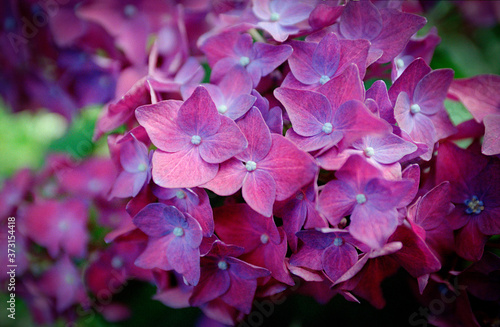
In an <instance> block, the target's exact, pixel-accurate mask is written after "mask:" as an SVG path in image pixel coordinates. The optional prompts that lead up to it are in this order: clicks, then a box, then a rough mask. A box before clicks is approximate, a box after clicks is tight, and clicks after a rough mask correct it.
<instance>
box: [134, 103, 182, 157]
mask: <svg viewBox="0 0 500 327" xmlns="http://www.w3.org/2000/svg"><path fill="white" fill-rule="evenodd" d="M180 106H181V102H180V101H174V100H167V101H161V102H158V103H156V104H152V105H147V106H142V107H139V108H137V109H136V111H135V116H136V118H137V121H138V122H139V124H141V125H142V126H143V127H144V128H145V129H146V132H147V133H148V136H149V138H150V139H151V142H153V144H154V145H155V146H156V147H158V149H160V150H163V151H168V152H176V151H180V150H184V149H186V148H187V147H188V146H189V145H190V137H189V136H188V135H187V134H185V133H184V132H183V131H182V130H180V129H179V127H178V126H177V124H176V123H175V119H176V118H175V117H177V111H178V110H179V108H180Z"/></svg>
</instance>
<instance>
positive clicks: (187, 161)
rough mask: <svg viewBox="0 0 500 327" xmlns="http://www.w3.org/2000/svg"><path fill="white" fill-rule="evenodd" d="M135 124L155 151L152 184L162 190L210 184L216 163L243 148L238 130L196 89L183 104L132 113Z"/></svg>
mask: <svg viewBox="0 0 500 327" xmlns="http://www.w3.org/2000/svg"><path fill="white" fill-rule="evenodd" d="M136 117H137V120H138V121H139V123H140V124H141V125H142V126H144V128H146V131H147V133H148V135H149V137H150V139H151V141H152V142H153V144H154V145H155V146H156V147H157V148H158V150H156V151H155V152H154V154H153V180H154V182H155V183H156V184H158V185H160V186H162V187H166V188H182V187H195V186H198V185H201V184H203V183H206V182H208V181H210V180H211V179H212V178H214V177H215V175H216V174H217V171H218V170H219V163H221V162H223V161H225V160H228V159H229V158H231V157H233V156H234V155H236V154H238V153H240V152H241V151H243V150H244V149H245V148H246V147H247V141H246V140H245V137H244V136H243V134H242V133H241V131H240V129H239V128H238V126H237V125H236V124H235V123H234V122H233V121H232V120H231V119H230V118H227V117H225V116H222V115H220V114H219V113H218V111H217V108H216V107H215V104H214V103H213V101H212V99H211V98H210V95H209V94H208V92H207V91H206V90H205V89H204V88H203V87H198V88H196V90H195V91H194V92H193V94H192V95H191V97H189V98H188V99H187V100H186V101H185V102H184V103H180V102H179V101H174V100H166V101H162V102H159V103H157V104H153V105H148V106H143V107H140V108H138V109H137V110H136Z"/></svg>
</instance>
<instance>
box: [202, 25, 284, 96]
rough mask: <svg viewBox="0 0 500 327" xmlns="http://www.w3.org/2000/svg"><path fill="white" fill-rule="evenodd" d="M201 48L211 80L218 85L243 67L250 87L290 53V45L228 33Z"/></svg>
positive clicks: (216, 37) (257, 82)
mask: <svg viewBox="0 0 500 327" xmlns="http://www.w3.org/2000/svg"><path fill="white" fill-rule="evenodd" d="M200 49H201V50H202V51H203V52H204V53H205V55H206V56H207V60H208V63H209V64H210V66H212V75H211V77H210V78H211V80H212V81H213V82H218V81H219V80H221V79H222V78H223V77H224V76H225V75H226V74H227V72H228V71H229V70H231V69H232V68H233V67H234V66H243V67H245V69H246V71H247V72H248V73H249V74H250V76H251V77H252V81H253V86H254V87H256V86H257V85H258V84H259V81H260V78H261V77H263V76H266V75H268V74H269V73H271V72H272V71H273V70H275V69H276V68H277V67H278V66H279V65H281V64H282V63H283V62H284V61H285V60H286V59H288V57H289V56H290V55H291V54H292V51H293V49H292V47H291V46H289V45H285V44H282V45H271V44H267V43H262V42H255V43H253V41H252V37H251V36H250V34H239V33H238V32H235V31H228V32H223V33H220V34H217V35H215V36H212V37H210V38H208V39H207V40H206V41H205V42H204V43H203V44H202V45H201V46H200Z"/></svg>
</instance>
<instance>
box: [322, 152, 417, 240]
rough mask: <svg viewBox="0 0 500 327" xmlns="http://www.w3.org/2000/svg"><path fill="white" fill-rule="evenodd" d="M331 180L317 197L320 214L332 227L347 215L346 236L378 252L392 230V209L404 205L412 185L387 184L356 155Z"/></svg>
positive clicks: (394, 217) (404, 182) (394, 219)
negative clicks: (349, 235) (348, 218)
mask: <svg viewBox="0 0 500 327" xmlns="http://www.w3.org/2000/svg"><path fill="white" fill-rule="evenodd" d="M335 176H336V177H337V179H336V180H333V181H330V182H328V183H327V184H326V186H325V188H324V189H323V191H322V192H321V193H320V196H319V199H318V205H319V209H320V211H321V212H323V213H324V214H325V215H326V217H327V219H328V221H329V222H330V223H331V224H332V225H338V224H339V223H340V220H341V219H342V218H343V217H344V216H346V215H348V214H350V215H351V225H350V229H349V231H350V233H351V234H352V235H353V236H354V237H355V238H356V239H358V240H359V241H361V242H363V243H365V244H367V245H369V246H370V247H372V248H374V249H377V248H381V247H382V246H383V245H384V244H385V243H386V241H387V239H388V238H389V236H390V235H391V234H392V233H393V232H394V231H395V230H396V226H397V225H398V220H397V216H398V215H397V211H396V208H399V207H403V206H405V205H406V204H407V203H405V202H404V195H405V193H407V192H408V191H409V190H410V188H411V187H412V186H413V181H409V180H399V181H388V180H386V179H384V178H382V173H381V172H380V171H379V170H378V169H377V168H375V167H373V166H372V165H370V164H369V163H367V162H366V161H365V160H364V159H363V158H362V157H361V156H359V155H353V156H351V157H350V158H349V159H348V160H347V161H346V163H345V164H344V165H343V166H342V168H340V169H339V170H338V171H337V172H336V173H335Z"/></svg>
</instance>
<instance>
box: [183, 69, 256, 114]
mask: <svg viewBox="0 0 500 327" xmlns="http://www.w3.org/2000/svg"><path fill="white" fill-rule="evenodd" d="M252 85H253V84H252V79H251V78H250V75H249V74H248V73H247V72H246V70H245V68H243V67H241V66H234V67H233V68H232V69H231V70H229V71H228V72H227V73H226V75H224V77H223V78H222V79H221V80H220V82H219V83H218V85H215V84H202V86H203V87H205V88H206V89H207V91H208V93H209V94H210V96H211V97H212V100H213V101H214V103H215V106H216V107H217V110H218V111H219V113H220V114H222V115H224V116H226V117H229V118H231V119H232V120H237V119H238V118H240V117H241V116H243V115H244V114H245V113H246V112H247V111H248V110H250V108H251V107H252V105H253V104H254V103H255V100H256V98H255V97H254V96H253V95H250V92H252ZM194 88H195V87H194V86H193V87H192V88H190V89H187V88H182V89H181V90H182V97H183V98H188V97H189V96H190V95H191V94H192V91H193V90H194Z"/></svg>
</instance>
